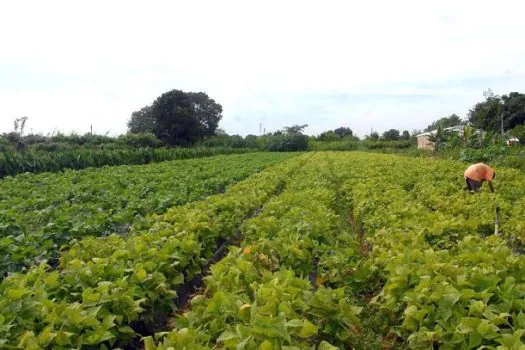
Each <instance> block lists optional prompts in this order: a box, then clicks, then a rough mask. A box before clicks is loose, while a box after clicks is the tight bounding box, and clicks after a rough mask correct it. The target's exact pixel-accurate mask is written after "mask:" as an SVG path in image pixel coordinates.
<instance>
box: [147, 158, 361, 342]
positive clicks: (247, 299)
mask: <svg viewBox="0 0 525 350" xmlns="http://www.w3.org/2000/svg"><path fill="white" fill-rule="evenodd" d="M330 157H332V155H328V154H326V153H317V154H316V155H315V156H314V157H312V158H311V159H310V160H309V162H308V163H307V164H306V165H305V166H304V167H303V168H302V170H301V172H300V174H299V175H297V177H296V178H295V179H294V180H293V181H292V182H291V183H290V184H289V185H288V186H287V188H286V189H285V191H283V192H282V193H281V195H280V196H277V197H274V198H273V199H272V200H271V201H270V202H269V203H268V204H267V205H265V206H264V208H263V210H262V211H261V213H260V214H259V215H258V216H257V217H255V218H253V219H251V220H248V221H247V222H246V223H245V224H244V225H243V227H242V234H243V238H244V240H243V242H242V243H241V245H240V247H231V248H230V251H229V253H228V255H227V256H226V257H225V258H224V259H223V260H221V261H220V262H218V263H216V264H214V265H213V266H212V268H211V274H210V275H209V276H207V277H206V278H205V289H204V290H203V291H202V293H201V294H198V295H196V296H194V297H193V299H192V300H191V302H190V303H189V305H188V306H187V307H186V309H184V310H182V312H180V313H179V316H178V317H176V318H175V319H174V320H173V321H172V329H171V330H170V331H168V332H160V333H158V334H157V335H156V336H155V337H147V338H145V348H146V349H147V350H151V349H163V350H166V349H212V348H213V349H215V348H225V349H255V348H259V349H300V348H318V349H337V348H338V347H343V348H344V347H351V346H353V345H354V340H355V336H356V335H357V334H358V333H359V329H360V321H359V316H358V314H359V313H360V311H361V310H360V308H359V307H357V306H355V304H354V303H353V296H352V281H353V280H356V279H357V276H355V273H356V269H355V268H351V267H352V266H353V267H357V266H358V264H359V245H358V242H357V240H356V236H355V233H354V232H352V231H351V230H350V229H349V227H348V225H346V224H345V223H344V221H345V218H343V217H342V216H341V215H340V212H339V210H338V192H339V189H338V182H339V181H338V174H341V173H343V172H344V171H345V169H344V168H342V167H340V166H339V165H337V163H335V162H330V159H329V158H330ZM331 163H333V164H331Z"/></svg>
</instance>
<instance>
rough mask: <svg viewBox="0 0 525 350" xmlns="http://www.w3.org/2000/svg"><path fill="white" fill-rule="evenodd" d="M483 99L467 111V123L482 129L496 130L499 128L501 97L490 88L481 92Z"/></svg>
mask: <svg viewBox="0 0 525 350" xmlns="http://www.w3.org/2000/svg"><path fill="white" fill-rule="evenodd" d="M483 97H485V101H482V102H478V103H476V104H475V105H474V107H472V109H470V110H469V112H468V121H469V123H470V124H471V125H472V126H474V127H476V128H478V129H482V130H486V131H492V132H497V131H499V130H500V129H501V123H500V113H501V98H500V97H499V96H498V95H495V94H494V93H493V92H492V90H490V89H489V90H487V91H484V92H483Z"/></svg>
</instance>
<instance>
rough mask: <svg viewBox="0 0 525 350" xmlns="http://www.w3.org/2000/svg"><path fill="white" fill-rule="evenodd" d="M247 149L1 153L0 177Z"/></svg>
mask: <svg viewBox="0 0 525 350" xmlns="http://www.w3.org/2000/svg"><path fill="white" fill-rule="evenodd" d="M253 151H254V150H253V149H246V148H236V149H233V148H150V147H142V148H117V149H86V148H78V149H69V150H68V149H66V150H56V151H54V152H49V151H38V150H27V151H7V150H4V151H2V152H0V178H2V177H5V176H13V175H16V174H19V173H24V172H34V173H40V172H58V171H61V170H64V169H84V168H88V167H101V166H104V165H124V164H129V165H132V164H147V163H156V162H161V161H166V160H176V159H187V158H199V157H209V156H214V155H218V154H233V153H247V152H253Z"/></svg>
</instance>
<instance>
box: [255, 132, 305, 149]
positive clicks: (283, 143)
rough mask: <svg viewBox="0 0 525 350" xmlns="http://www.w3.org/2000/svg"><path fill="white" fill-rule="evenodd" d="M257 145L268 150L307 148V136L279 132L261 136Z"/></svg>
mask: <svg viewBox="0 0 525 350" xmlns="http://www.w3.org/2000/svg"><path fill="white" fill-rule="evenodd" d="M259 147H260V148H262V149H263V150H265V151H269V152H296V151H306V150H308V136H306V135H302V134H280V135H267V136H262V137H261V138H260V140H259Z"/></svg>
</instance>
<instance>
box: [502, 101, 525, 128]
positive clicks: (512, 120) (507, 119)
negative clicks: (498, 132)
mask: <svg viewBox="0 0 525 350" xmlns="http://www.w3.org/2000/svg"><path fill="white" fill-rule="evenodd" d="M501 101H502V102H503V104H502V106H501V114H502V117H503V127H504V128H505V130H510V129H514V128H515V127H517V126H520V125H523V124H525V94H520V93H519V92H511V93H510V94H508V95H503V96H501Z"/></svg>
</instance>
